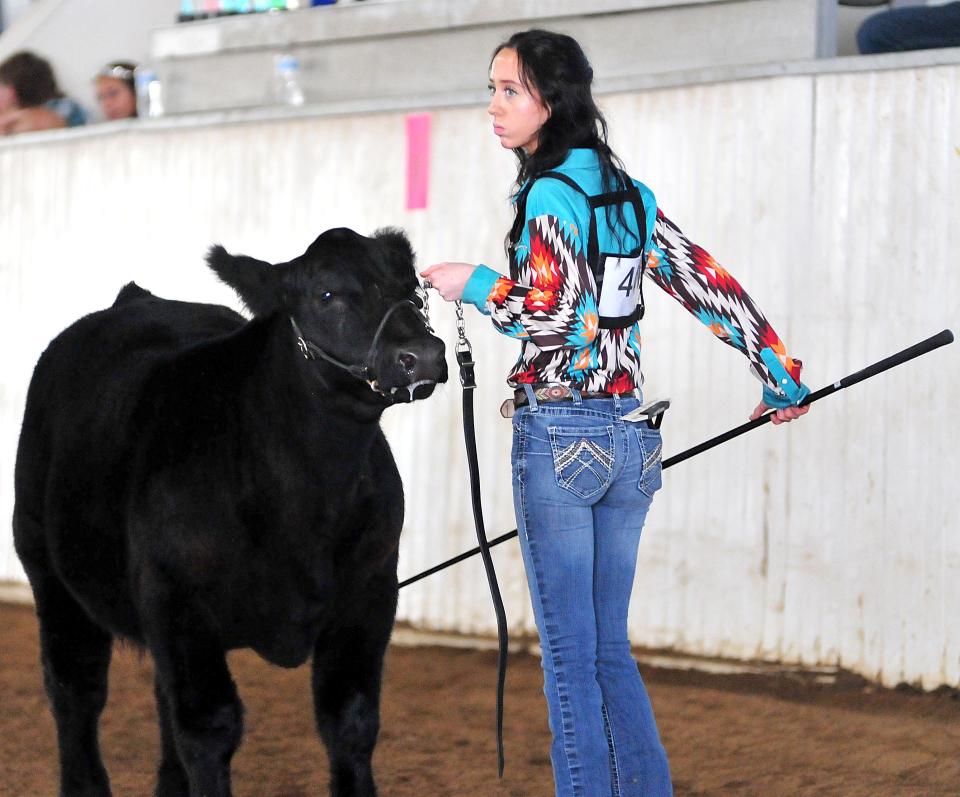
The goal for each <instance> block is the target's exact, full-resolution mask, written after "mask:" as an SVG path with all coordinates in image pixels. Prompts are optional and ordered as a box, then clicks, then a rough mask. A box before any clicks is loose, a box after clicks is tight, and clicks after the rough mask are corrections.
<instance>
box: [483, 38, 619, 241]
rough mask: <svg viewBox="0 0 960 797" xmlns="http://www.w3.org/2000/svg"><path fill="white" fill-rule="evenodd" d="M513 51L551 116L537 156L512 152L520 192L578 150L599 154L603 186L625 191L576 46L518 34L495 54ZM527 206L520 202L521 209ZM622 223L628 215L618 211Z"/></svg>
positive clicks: (516, 231)
mask: <svg viewBox="0 0 960 797" xmlns="http://www.w3.org/2000/svg"><path fill="white" fill-rule="evenodd" d="M501 50H514V51H515V52H516V53H517V61H518V62H519V69H520V81H521V82H522V83H523V84H524V86H525V87H526V88H527V89H531V88H532V89H534V90H535V91H536V92H537V94H539V95H540V99H541V101H542V102H543V103H544V104H545V105H546V106H547V108H548V109H549V111H550V117H549V118H548V119H547V121H546V122H544V124H543V127H541V128H540V131H539V133H538V137H537V146H536V149H535V150H534V152H533V154H531V155H528V154H527V153H526V152H525V151H524V150H523V149H521V148H517V149H515V150H514V151H513V152H514V154H515V155H516V156H517V160H518V161H519V167H518V169H517V183H516V187H517V192H518V194H521V195H523V194H525V193H526V192H527V191H529V190H530V186H531V185H532V184H533V181H534V180H536V179H537V177H539V176H540V175H541V174H543V173H544V172H546V171H550V170H551V169H555V168H556V167H557V166H559V165H560V164H561V163H563V161H564V160H565V159H566V157H567V154H568V153H569V152H570V150H571V149H574V148H586V149H592V150H595V151H596V153H597V157H598V158H599V161H600V176H601V178H602V183H603V185H606V186H610V187H611V189H612V190H616V189H619V188H624V187H625V186H624V178H623V172H624V169H623V164H622V163H621V161H620V159H619V158H618V157H617V156H616V154H615V153H614V152H613V150H612V149H610V145H609V144H607V122H606V120H605V119H604V118H603V114H602V113H601V112H600V109H599V108H598V107H597V104H596V103H595V102H594V101H593V94H592V92H591V90H590V86H591V84H592V83H593V67H591V66H590V62H589V61H588V60H587V56H586V55H584V52H583V49H582V48H581V47H580V45H579V44H578V43H577V40H576V39H574V38H572V37H570V36H567V35H565V34H563V33H553V32H552V31H548V30H539V29H533V30H526V31H521V32H519V33H514V34H513V35H512V36H511V37H510V38H509V39H507V40H506V41H505V42H503V44H501V45H500V46H499V47H497V49H496V50H494V51H493V57H492V58H491V59H490V60H491V64H492V63H493V58H496V57H497V54H498V53H499V52H500V51H501ZM523 204H524V203H523V202H520V201H518V202H517V208H518V209H519V208H520V207H521V206H522V205H523ZM617 213H618V214H619V216H620V217H621V221H622V215H623V210H622V209H621V208H618V209H617ZM523 221H524V220H523V218H522V214H517V215H516V216H515V217H514V220H513V226H512V227H511V228H510V232H509V233H508V234H507V238H506V242H505V245H506V248H507V254H508V256H509V254H510V249H511V247H512V246H514V245H515V244H516V243H517V241H519V240H520V234H521V233H522V232H523Z"/></svg>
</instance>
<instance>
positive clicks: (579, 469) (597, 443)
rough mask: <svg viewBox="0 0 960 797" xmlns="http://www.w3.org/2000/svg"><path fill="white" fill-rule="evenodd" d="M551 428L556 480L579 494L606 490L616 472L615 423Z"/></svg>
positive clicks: (564, 487)
mask: <svg viewBox="0 0 960 797" xmlns="http://www.w3.org/2000/svg"><path fill="white" fill-rule="evenodd" d="M549 429H550V448H551V449H552V451H553V472H554V475H555V476H556V477H557V484H559V485H560V486H561V487H562V488H563V489H564V490H567V491H569V492H571V493H573V495H575V496H577V497H578V498H592V497H593V496H595V495H597V494H598V493H600V492H601V491H603V490H605V489H606V488H607V487H608V486H609V485H610V479H611V477H612V475H613V455H614V442H613V426H595V427H591V428H589V429H574V428H570V427H564V426H551V427H549Z"/></svg>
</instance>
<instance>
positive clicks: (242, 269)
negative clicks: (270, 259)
mask: <svg viewBox="0 0 960 797" xmlns="http://www.w3.org/2000/svg"><path fill="white" fill-rule="evenodd" d="M207 265H208V266H210V269H211V270H212V271H213V273H214V274H216V275H217V277H219V278H220V281H221V282H223V283H225V284H227V285H229V286H230V287H231V288H233V289H234V290H235V291H236V292H237V295H238V296H239V297H240V300H241V301H242V302H243V303H244V304H245V305H246V306H247V307H248V308H249V309H250V312H251V313H253V314H254V315H256V316H266V315H269V314H270V313H272V312H273V311H274V310H276V309H277V308H278V307H279V305H280V296H281V292H282V291H281V285H280V282H281V280H280V269H279V268H278V267H277V266H272V265H270V264H269V263H265V262H264V261H263V260H257V259H256V258H254V257H247V256H246V255H231V254H230V253H229V252H228V251H227V250H226V249H224V248H223V247H222V246H220V245H219V244H217V245H216V246H211V247H210V251H209V252H207Z"/></svg>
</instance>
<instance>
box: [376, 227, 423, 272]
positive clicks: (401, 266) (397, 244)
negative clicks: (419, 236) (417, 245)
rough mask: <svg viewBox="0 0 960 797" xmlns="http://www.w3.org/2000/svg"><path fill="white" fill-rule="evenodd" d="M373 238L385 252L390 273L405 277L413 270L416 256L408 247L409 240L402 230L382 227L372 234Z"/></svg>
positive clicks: (411, 248) (409, 246) (410, 247)
mask: <svg viewBox="0 0 960 797" xmlns="http://www.w3.org/2000/svg"><path fill="white" fill-rule="evenodd" d="M373 237H374V238H375V239H376V240H377V241H379V242H380V243H381V245H382V246H383V248H384V250H386V253H387V258H388V260H389V262H390V270H391V272H392V273H394V274H397V275H405V274H406V273H408V272H410V271H412V270H413V264H414V262H415V261H416V255H415V254H414V252H413V247H412V246H411V245H410V239H409V238H407V234H406V233H405V232H404V231H403V230H399V229H397V228H396V227H382V228H381V229H379V230H377V231H376V232H374V234H373Z"/></svg>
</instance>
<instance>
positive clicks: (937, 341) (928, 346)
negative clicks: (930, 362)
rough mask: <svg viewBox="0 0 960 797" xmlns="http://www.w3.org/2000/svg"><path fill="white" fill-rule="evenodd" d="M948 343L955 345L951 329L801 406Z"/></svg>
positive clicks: (854, 375) (815, 395) (818, 393)
mask: <svg viewBox="0 0 960 797" xmlns="http://www.w3.org/2000/svg"><path fill="white" fill-rule="evenodd" d="M948 343H953V332H951V331H950V330H949V329H945V330H943V331H942V332H938V333H937V334H936V335H931V336H930V337H929V338H927V339H926V340H921V341H920V342H919V343H914V344H913V345H912V346H908V347H907V348H905V349H904V350H903V351H898V352H897V353H896V354H891V355H890V356H889V357H885V358H884V359H882V360H879V361H878V362H875V363H873V364H872V365H868V366H867V367H866V368H864V369H862V370H860V371H857V372H856V373H852V374H850V375H849V376H845V377H844V378H843V379H841V380H840V381H838V382H834V383H833V384H832V385H828V386H827V387H824V388H821V389H820V390H818V391H816V392H815V393H811V394H810V395H809V396H807V397H806V398H805V399H804V400H803V401H801V402H800V405H801V406H804V405H806V404H812V403H813V402H814V401H816V400H817V399H821V398H823V397H824V396H829V395H830V394H831V393H835V392H836V391H838V390H843V388H845V387H850V386H851V385H855V384H857V382H862V381H863V380H865V379H869V378H870V377H872V376H876V375H877V374H880V373H883V372H884V371H889V370H890V369H891V368H896V367H897V366H898V365H902V364H903V363H905V362H907V361H909V360H912V359H914V358H915V357H920V356H921V355H924V354H926V353H927V352H930V351H933V350H934V349H938V348H940V347H941V346H946V345H947V344H948Z"/></svg>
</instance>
